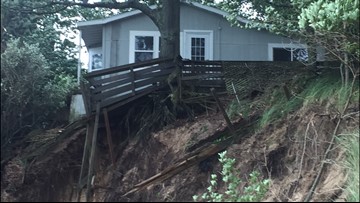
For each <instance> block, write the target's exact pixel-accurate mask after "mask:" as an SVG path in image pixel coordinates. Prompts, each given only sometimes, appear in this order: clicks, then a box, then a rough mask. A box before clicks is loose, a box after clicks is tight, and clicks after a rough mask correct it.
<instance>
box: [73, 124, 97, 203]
mask: <svg viewBox="0 0 360 203" xmlns="http://www.w3.org/2000/svg"><path fill="white" fill-rule="evenodd" d="M93 125H94V123H93V122H91V121H89V122H88V123H87V126H86V137H85V145H84V151H83V157H82V162H81V169H80V176H79V182H78V185H77V190H78V191H77V197H76V201H77V202H80V197H81V190H82V188H83V186H84V185H83V184H82V179H83V175H84V170H85V164H89V162H88V156H89V150H90V149H89V147H90V146H91V145H90V140H91V137H92V131H93Z"/></svg>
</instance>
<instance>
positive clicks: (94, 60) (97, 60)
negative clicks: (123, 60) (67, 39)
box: [88, 47, 104, 72]
mask: <svg viewBox="0 0 360 203" xmlns="http://www.w3.org/2000/svg"><path fill="white" fill-rule="evenodd" d="M102 56H103V54H102V47H92V48H89V61H88V70H89V72H91V71H95V70H101V69H103V68H104V66H103V60H102Z"/></svg>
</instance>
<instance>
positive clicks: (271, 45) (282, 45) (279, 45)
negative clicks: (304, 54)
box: [268, 43, 308, 61]
mask: <svg viewBox="0 0 360 203" xmlns="http://www.w3.org/2000/svg"><path fill="white" fill-rule="evenodd" d="M273 48H283V49H291V61H293V49H307V48H308V47H307V45H305V44H291V43H287V44H286V43H269V44H268V60H269V61H274V52H273V51H274V50H273Z"/></svg>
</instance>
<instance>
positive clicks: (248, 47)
mask: <svg viewBox="0 0 360 203" xmlns="http://www.w3.org/2000/svg"><path fill="white" fill-rule="evenodd" d="M180 16H181V18H180V31H181V34H183V36H182V39H183V40H182V41H181V42H180V43H184V37H185V36H184V31H185V30H211V31H212V32H213V38H212V39H213V46H212V47H213V48H212V49H213V50H212V52H213V57H212V59H213V60H249V61H267V60H268V43H290V40H289V39H287V38H284V37H281V36H277V35H274V34H271V33H268V32H265V31H257V30H249V29H240V28H238V27H231V26H230V23H229V22H228V21H227V20H226V19H225V18H224V17H222V16H220V15H217V14H215V13H212V12H208V11H205V10H202V9H199V8H194V7H192V6H190V5H185V4H183V5H182V7H181V10H180ZM132 30H133V31H158V29H157V27H156V26H155V24H154V23H153V22H152V21H151V20H150V19H149V18H148V17H147V16H145V15H143V14H138V15H135V16H131V17H128V18H125V19H122V20H118V21H114V22H111V23H108V24H106V25H104V26H103V60H104V61H103V65H104V68H109V67H113V66H118V65H124V64H127V63H129V41H130V35H129V33H130V31H132ZM181 47H183V48H184V47H185V45H184V44H182V46H181Z"/></svg>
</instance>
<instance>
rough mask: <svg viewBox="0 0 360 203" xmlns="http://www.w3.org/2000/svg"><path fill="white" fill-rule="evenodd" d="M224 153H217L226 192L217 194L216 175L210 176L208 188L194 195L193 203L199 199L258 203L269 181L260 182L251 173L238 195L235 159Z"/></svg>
mask: <svg viewBox="0 0 360 203" xmlns="http://www.w3.org/2000/svg"><path fill="white" fill-rule="evenodd" d="M226 153H227V152H226V151H224V152H222V153H219V161H220V163H221V164H222V166H223V168H222V171H221V180H222V181H223V182H224V183H225V186H226V190H225V192H224V193H218V192H217V191H216V189H218V181H217V179H218V177H217V175H216V174H212V175H211V180H210V186H209V187H208V188H207V192H205V193H204V194H203V195H201V196H200V198H199V196H197V195H194V196H193V199H194V201H198V200H200V199H202V200H204V201H208V202H258V201H260V200H261V199H262V198H263V197H264V195H265V193H266V192H267V190H268V187H269V183H270V181H269V180H268V179H265V180H260V179H259V176H260V173H259V172H257V171H253V172H252V173H251V174H250V179H249V182H248V184H247V185H248V186H247V187H245V188H244V191H243V192H242V193H240V190H239V186H240V183H241V180H240V178H239V173H238V172H236V171H235V168H234V164H235V159H232V158H228V157H227V156H226Z"/></svg>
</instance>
